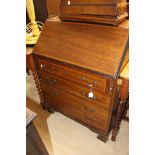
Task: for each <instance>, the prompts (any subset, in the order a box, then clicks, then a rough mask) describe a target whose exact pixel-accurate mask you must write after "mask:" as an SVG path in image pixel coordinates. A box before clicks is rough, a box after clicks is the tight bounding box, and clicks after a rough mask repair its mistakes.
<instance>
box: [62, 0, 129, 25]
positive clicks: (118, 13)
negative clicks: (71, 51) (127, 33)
mask: <svg viewBox="0 0 155 155" xmlns="http://www.w3.org/2000/svg"><path fill="white" fill-rule="evenodd" d="M126 11H127V3H126V0H119V1H117V0H82V1H78V0H70V1H68V0H62V2H61V14H60V18H61V19H62V20H64V21H80V22H93V23H100V24H101V23H102V24H110V25H118V24H119V23H120V22H122V21H123V20H124V19H125V18H127V17H128V13H127V12H126Z"/></svg>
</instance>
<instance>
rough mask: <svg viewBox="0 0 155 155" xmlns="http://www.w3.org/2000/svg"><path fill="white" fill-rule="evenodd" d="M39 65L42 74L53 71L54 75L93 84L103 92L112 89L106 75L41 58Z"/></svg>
mask: <svg viewBox="0 0 155 155" xmlns="http://www.w3.org/2000/svg"><path fill="white" fill-rule="evenodd" d="M38 66H39V72H40V74H44V73H45V72H47V73H52V74H53V75H56V76H59V77H61V78H64V79H67V80H69V81H72V82H75V83H78V84H80V85H83V86H85V87H88V86H90V85H92V86H93V88H94V89H97V90H100V91H101V92H103V93H109V91H110V88H109V87H110V82H111V81H110V79H109V78H105V77H104V76H101V75H97V74H95V73H90V72H88V71H83V70H80V69H77V68H73V67H71V66H69V67H68V66H67V65H65V64H59V63H55V62H51V61H47V60H45V59H41V58H40V59H39V60H38Z"/></svg>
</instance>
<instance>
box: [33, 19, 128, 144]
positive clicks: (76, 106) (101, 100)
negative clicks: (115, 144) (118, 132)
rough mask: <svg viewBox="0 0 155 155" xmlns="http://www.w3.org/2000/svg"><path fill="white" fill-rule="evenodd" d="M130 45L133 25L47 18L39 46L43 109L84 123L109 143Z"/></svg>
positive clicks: (37, 57) (35, 55) (37, 59)
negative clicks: (74, 21) (121, 72)
mask: <svg viewBox="0 0 155 155" xmlns="http://www.w3.org/2000/svg"><path fill="white" fill-rule="evenodd" d="M127 48H128V29H125V28H121V27H114V26H103V25H94V24H84V23H71V22H53V21H50V20H47V21H46V22H45V25H44V28H43V30H42V33H41V35H40V37H39V39H38V42H37V44H36V45H35V47H34V50H33V58H34V63H35V68H36V72H37V77H38V82H37V87H38V91H39V94H40V98H41V105H42V107H43V108H45V109H47V110H49V111H58V112H61V113H63V114H64V115H66V116H68V117H70V118H72V119H74V120H76V121H78V122H80V123H81V124H83V125H85V126H87V127H88V128H90V129H91V130H92V131H94V132H96V133H98V137H97V138H99V139H101V140H102V141H104V142H106V141H107V140H108V137H109V133H110V131H111V129H112V128H113V126H114V121H115V116H116V112H117V107H118V104H119V96H118V93H119V88H118V87H117V79H118V76H119V74H120V71H121V69H122V68H123V67H124V65H125V64H126V62H127V61H128V57H127V56H126V55H128V54H126V53H127V52H126V51H127Z"/></svg>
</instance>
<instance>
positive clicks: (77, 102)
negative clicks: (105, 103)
mask: <svg viewBox="0 0 155 155" xmlns="http://www.w3.org/2000/svg"><path fill="white" fill-rule="evenodd" d="M42 88H43V91H44V96H45V99H46V101H47V103H48V104H49V105H50V106H51V107H52V108H53V109H54V110H56V111H59V112H62V113H64V114H65V115H67V116H70V117H73V118H75V119H77V120H79V121H81V122H84V123H86V124H88V125H89V126H92V127H93V128H96V129H100V130H101V131H107V124H108V115H109V113H108V111H107V110H105V109H104V108H102V107H100V106H98V105H96V104H92V103H91V102H85V100H83V99H81V98H78V97H76V96H74V95H72V94H69V93H67V92H65V91H63V90H61V89H59V88H56V87H50V88H49V86H48V85H42Z"/></svg>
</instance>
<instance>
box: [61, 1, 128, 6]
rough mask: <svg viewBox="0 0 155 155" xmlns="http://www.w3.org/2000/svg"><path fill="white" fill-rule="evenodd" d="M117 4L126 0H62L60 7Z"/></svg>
mask: <svg viewBox="0 0 155 155" xmlns="http://www.w3.org/2000/svg"><path fill="white" fill-rule="evenodd" d="M119 2H126V0H82V1H80V0H62V1H61V4H62V5H104V4H109V5H110V4H117V3H119Z"/></svg>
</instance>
